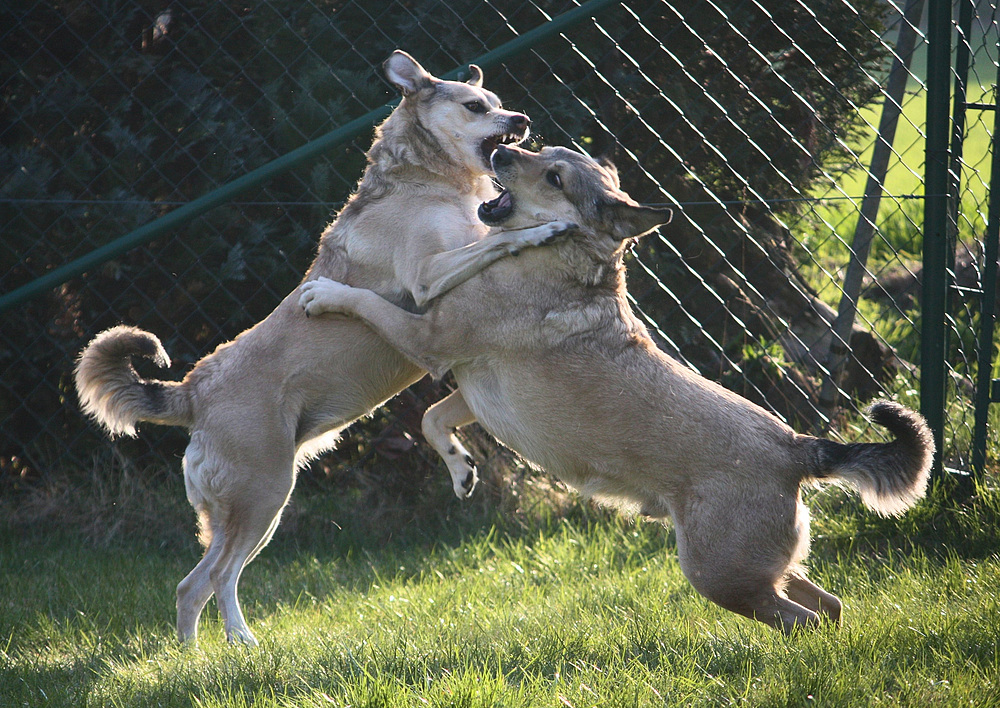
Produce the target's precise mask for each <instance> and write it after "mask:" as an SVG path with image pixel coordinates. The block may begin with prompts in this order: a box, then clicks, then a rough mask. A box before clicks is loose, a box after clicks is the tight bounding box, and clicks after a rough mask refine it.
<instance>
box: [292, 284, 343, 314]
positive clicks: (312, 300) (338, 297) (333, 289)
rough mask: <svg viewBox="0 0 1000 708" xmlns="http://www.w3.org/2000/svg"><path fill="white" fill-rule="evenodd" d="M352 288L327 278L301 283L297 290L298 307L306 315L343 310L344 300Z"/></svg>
mask: <svg viewBox="0 0 1000 708" xmlns="http://www.w3.org/2000/svg"><path fill="white" fill-rule="evenodd" d="M353 289H354V288H352V287H351V286H350V285H344V284H343V283H338V282H337V281H335V280H330V279H329V278H323V277H320V278H317V279H316V280H310V281H309V282H308V283H303V285H302V288H301V289H300V291H299V307H301V308H302V309H303V310H305V311H306V317H312V316H314V315H321V314H323V313H325V312H345V308H344V300H345V298H346V295H347V294H348V293H349V292H350V291H351V290H353Z"/></svg>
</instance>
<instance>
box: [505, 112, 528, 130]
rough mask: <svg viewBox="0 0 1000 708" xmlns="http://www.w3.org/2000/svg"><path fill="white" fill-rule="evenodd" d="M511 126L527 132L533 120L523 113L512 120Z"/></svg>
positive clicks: (512, 117)
mask: <svg viewBox="0 0 1000 708" xmlns="http://www.w3.org/2000/svg"><path fill="white" fill-rule="evenodd" d="M510 122H511V125H512V126H513V127H514V130H516V131H517V132H521V131H524V130H527V129H528V128H529V127H530V126H531V118H529V117H528V116H526V115H524V114H523V113H516V114H515V115H513V116H511V118H510Z"/></svg>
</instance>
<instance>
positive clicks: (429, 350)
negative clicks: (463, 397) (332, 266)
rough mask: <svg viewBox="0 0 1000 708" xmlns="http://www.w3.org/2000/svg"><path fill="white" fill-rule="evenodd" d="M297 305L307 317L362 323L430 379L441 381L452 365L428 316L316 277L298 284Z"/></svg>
mask: <svg viewBox="0 0 1000 708" xmlns="http://www.w3.org/2000/svg"><path fill="white" fill-rule="evenodd" d="M299 305H300V306H301V307H302V309H304V310H305V312H306V316H308V317H313V316H316V315H321V314H324V313H339V314H344V315H350V316H352V317H358V318H360V319H362V320H364V321H365V324H367V325H368V326H369V327H371V329H372V330H374V331H375V333H376V334H378V335H379V336H380V337H382V339H384V340H385V341H386V342H388V343H389V344H390V345H391V346H392V347H393V348H394V349H396V350H397V351H398V352H399V353H400V354H402V355H403V356H405V357H406V358H407V359H409V360H410V361H412V362H413V363H414V364H416V365H417V366H419V367H420V368H421V369H425V370H426V371H428V372H430V374H431V375H432V376H433V377H434V378H441V377H442V376H444V375H445V374H446V373H447V372H448V369H450V368H451V366H452V361H451V359H450V358H449V356H448V351H447V338H446V337H444V336H442V335H441V334H440V333H438V332H437V331H436V330H435V328H434V327H433V326H432V324H431V322H430V319H429V318H428V317H425V316H423V315H416V314H413V313H410V312H407V311H406V310H403V309H400V308H398V307H396V306H395V305H393V304H392V303H391V302H389V301H388V300H385V299H384V298H382V296H381V295H379V294H378V293H376V292H373V291H371V290H366V289H364V288H354V287H351V286H350V285H345V284H344V283H338V282H336V281H334V280H330V279H329V278H317V279H316V280H310V281H308V282H306V283H303V284H302V288H301V291H300V295H299Z"/></svg>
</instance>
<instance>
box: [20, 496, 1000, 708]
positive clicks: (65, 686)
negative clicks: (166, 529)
mask: <svg viewBox="0 0 1000 708" xmlns="http://www.w3.org/2000/svg"><path fill="white" fill-rule="evenodd" d="M305 503H306V505H307V509H306V511H305V512H300V513H299V516H298V517H297V525H298V526H299V527H300V528H301V527H303V526H304V525H312V524H316V525H318V524H323V523H327V521H326V520H327V519H328V518H329V516H328V515H329V513H330V509H326V508H323V502H322V500H318V499H315V498H307V499H306V500H305ZM455 504H458V502H457V501H456V502H455ZM309 505H312V506H311V507H310V506H309ZM810 505H811V506H812V507H813V510H814V520H813V537H814V545H813V554H812V561H811V567H812V571H811V575H812V577H813V578H814V579H815V580H817V581H818V582H820V583H821V584H822V585H824V586H825V587H827V588H828V589H829V590H831V591H832V592H835V593H837V594H838V595H840V596H841V597H842V599H843V600H844V603H845V616H846V623H845V625H844V626H843V627H842V628H840V629H834V628H828V629H824V630H823V631H820V632H817V633H813V634H799V635H797V636H793V637H790V638H789V637H784V636H782V635H780V634H778V633H776V632H774V631H772V630H770V629H768V628H766V627H764V626H762V625H758V624H755V623H753V622H751V621H749V620H746V619H744V618H741V617H738V616H735V615H732V614H729V613H727V612H725V611H723V610H721V609H719V608H717V607H715V606H714V605H711V604H710V603H708V602H707V601H706V600H704V599H702V598H701V597H699V596H698V595H697V594H696V593H695V592H694V591H693V590H692V589H691V587H690V586H689V585H688V583H687V582H686V580H685V579H684V578H683V576H682V575H681V572H680V569H679V567H678V565H677V562H676V559H675V557H674V553H673V537H672V533H671V532H670V530H669V528H664V527H662V526H659V525H656V524H649V523H632V522H630V521H626V520H622V519H620V518H618V517H616V516H613V515H611V514H607V513H604V512H594V511H588V510H586V509H584V508H579V507H578V508H576V510H575V511H572V512H571V513H570V514H569V515H568V516H566V517H563V518H558V517H550V518H549V519H548V520H543V521H539V522H537V523H535V524H528V523H522V524H520V525H514V524H512V523H509V522H504V521H502V520H496V521H495V522H494V523H489V522H485V521H484V522H482V523H474V522H471V521H469V520H466V521H465V522H463V525H462V526H460V527H459V528H453V529H451V531H450V532H448V533H444V534H433V535H428V534H425V533H423V532H421V530H420V529H419V528H413V529H411V530H410V531H409V532H408V533H405V534H403V535H402V536H399V537H397V538H396V539H395V540H393V541H391V542H389V543H388V544H382V543H380V542H378V541H375V540H364V539H359V538H353V539H352V538H350V537H349V536H348V535H347V534H342V536H341V537H336V536H335V537H334V540H333V541H332V542H331V541H324V540H323V539H322V538H320V536H318V535H313V534H310V533H305V534H304V537H305V540H306V541H305V542H303V540H302V538H298V537H296V536H295V535H293V534H290V533H287V532H286V533H284V534H280V535H279V537H278V538H277V539H276V540H275V542H274V543H272V546H271V547H269V548H268V549H267V550H265V552H264V553H263V554H262V557H261V558H259V559H258V560H257V561H256V562H255V563H253V564H252V565H251V566H250V568H249V569H248V570H247V571H246V573H245V574H244V577H243V580H242V583H241V588H242V598H243V602H244V607H245V610H246V611H247V614H248V617H249V620H250V622H251V625H252V626H253V628H254V630H255V631H256V632H257V633H258V635H259V637H260V638H261V639H262V644H261V646H260V647H258V648H253V649H251V648H247V647H242V646H228V645H226V644H225V642H224V641H223V638H222V632H221V626H220V623H219V620H218V617H217V616H216V614H215V610H214V603H213V604H211V605H210V607H209V610H208V611H206V617H205V619H204V620H203V626H202V634H201V644H200V647H199V648H197V649H192V648H185V647H181V646H178V644H177V643H176V641H175V639H174V634H173V627H172V623H173V588H174V585H175V584H176V582H177V581H178V580H179V579H180V578H181V577H182V576H183V575H184V574H185V573H186V572H187V570H189V569H190V567H191V565H193V563H194V562H195V560H196V559H197V549H196V548H195V547H194V545H193V544H192V545H189V546H187V547H185V548H182V549H176V548H162V547H159V546H158V544H157V543H156V541H155V538H147V537H145V536H144V535H143V534H133V535H130V536H128V537H126V538H125V539H119V540H117V541H114V542H112V543H109V544H96V545H95V544H94V543H87V542H85V541H83V540H81V539H80V538H78V537H71V536H68V535H67V534H66V533H65V532H64V531H52V532H50V533H46V532H45V531H36V532H33V533H31V534H24V533H22V534H20V535H19V536H17V537H15V535H14V533H13V532H9V533H7V534H6V535H5V536H4V537H2V538H0V649H2V653H0V705H2V706H23V705H26V706H36V705H37V706H46V705H51V706H64V705H65V706H154V705H155V706H192V705H195V706H213V707H214V706H219V707H221V706H353V707H355V708H356V707H358V706H379V707H380V708H381V707H386V706H414V705H431V706H491V707H492V706H664V705H670V706H673V705H678V706H718V705H735V704H739V705H750V706H790V705H809V706H812V705H826V706H867V705H886V706H890V705H891V706H898V705H903V706H921V707H923V706H932V705H933V706H959V705H963V706H968V705H975V706H986V705H997V704H998V702H1000V664H998V659H997V649H998V644H1000V602H998V600H997V592H996V589H997V587H1000V556H998V550H1000V531H998V529H1000V523H998V522H1000V494H998V493H997V492H996V491H989V490H981V494H980V495H979V496H978V497H977V498H975V499H974V500H973V501H972V502H970V503H968V504H966V505H964V506H956V505H953V504H950V503H947V502H941V501H925V502H924V503H922V504H921V505H920V506H918V507H917V508H916V509H915V510H913V511H912V512H911V513H910V514H909V515H907V516H906V517H904V518H903V519H900V520H884V519H878V518H875V517H873V516H872V515H871V514H869V513H866V512H864V511H863V510H861V509H860V508H859V505H858V504H857V503H856V502H855V501H854V500H853V499H851V498H849V497H847V496H846V495H844V494H843V493H841V492H839V491H837V490H830V491H825V492H822V493H819V494H815V495H813V498H812V499H811V501H810ZM338 538H340V540H337V539H338Z"/></svg>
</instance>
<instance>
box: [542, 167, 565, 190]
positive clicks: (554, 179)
mask: <svg viewBox="0 0 1000 708" xmlns="http://www.w3.org/2000/svg"><path fill="white" fill-rule="evenodd" d="M545 179H546V181H547V182H548V183H549V184H551V185H552V186H553V187H555V188H556V189H562V177H560V176H559V173H558V172H556V171H555V170H549V171H548V172H547V173H546V175H545Z"/></svg>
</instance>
